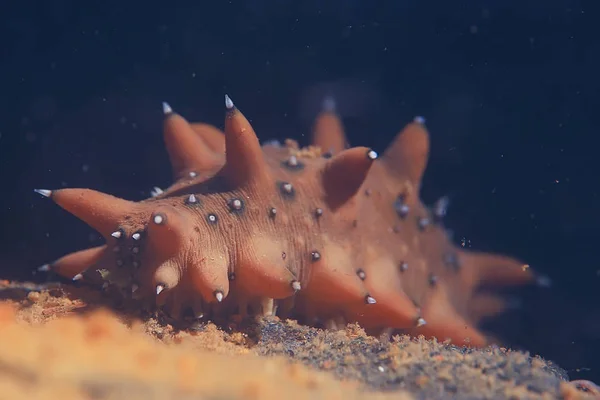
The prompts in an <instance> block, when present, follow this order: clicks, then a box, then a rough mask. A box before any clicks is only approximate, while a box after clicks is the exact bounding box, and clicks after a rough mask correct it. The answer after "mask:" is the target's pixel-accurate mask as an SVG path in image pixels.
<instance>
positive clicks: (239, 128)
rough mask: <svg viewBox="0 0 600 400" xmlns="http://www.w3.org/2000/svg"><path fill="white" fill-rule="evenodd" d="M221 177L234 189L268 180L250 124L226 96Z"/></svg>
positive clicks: (259, 147)
mask: <svg viewBox="0 0 600 400" xmlns="http://www.w3.org/2000/svg"><path fill="white" fill-rule="evenodd" d="M225 106H226V114H225V158H226V160H227V162H226V165H225V169H224V175H225V177H226V179H227V181H228V182H229V183H230V184H231V185H232V186H233V187H241V186H247V185H256V184H258V183H261V182H267V181H269V180H270V179H269V177H270V174H269V169H268V166H267V163H266V162H265V159H264V154H263V150H262V148H261V146H260V142H259V140H258V137H257V136H256V133H255V132H254V129H253V128H252V125H250V122H248V120H247V119H246V117H244V115H243V114H242V113H241V112H240V111H239V110H238V109H237V108H236V107H235V106H234V105H233V102H232V101H231V99H230V98H229V97H228V96H226V101H225Z"/></svg>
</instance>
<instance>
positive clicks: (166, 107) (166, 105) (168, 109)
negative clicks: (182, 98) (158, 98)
mask: <svg viewBox="0 0 600 400" xmlns="http://www.w3.org/2000/svg"><path fill="white" fill-rule="evenodd" d="M162 107H163V114H165V115H169V114H171V113H173V109H172V108H171V106H170V105H169V103H167V102H166V101H163V103H162Z"/></svg>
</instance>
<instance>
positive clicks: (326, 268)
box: [299, 243, 369, 312]
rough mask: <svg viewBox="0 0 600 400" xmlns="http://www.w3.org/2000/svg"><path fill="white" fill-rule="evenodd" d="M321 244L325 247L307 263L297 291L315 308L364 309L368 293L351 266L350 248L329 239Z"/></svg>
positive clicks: (356, 310)
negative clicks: (302, 283)
mask: <svg viewBox="0 0 600 400" xmlns="http://www.w3.org/2000/svg"><path fill="white" fill-rule="evenodd" d="M324 247H325V248H326V249H327V251H324V252H322V253H320V259H319V261H317V262H314V263H313V264H312V265H311V267H310V269H309V274H310V275H309V277H308V279H307V280H308V282H307V284H306V288H303V290H302V291H300V292H299V293H300V294H301V295H302V300H303V301H306V303H308V304H309V307H312V308H315V309H317V310H319V309H321V308H323V309H328V308H329V309H332V308H333V309H335V310H344V309H352V310H354V311H355V312H361V311H364V307H365V299H366V297H367V295H369V293H368V292H367V290H366V288H365V285H364V283H363V281H362V280H360V278H359V277H358V276H357V275H356V272H355V271H354V270H353V269H352V265H353V260H352V259H351V257H350V254H351V252H350V250H349V249H347V248H344V247H342V246H340V245H336V244H333V243H331V244H327V245H326V246H324Z"/></svg>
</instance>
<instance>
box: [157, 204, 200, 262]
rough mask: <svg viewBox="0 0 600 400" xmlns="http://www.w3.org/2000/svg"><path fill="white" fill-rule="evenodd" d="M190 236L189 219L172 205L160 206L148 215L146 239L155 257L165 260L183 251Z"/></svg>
mask: <svg viewBox="0 0 600 400" xmlns="http://www.w3.org/2000/svg"><path fill="white" fill-rule="evenodd" d="M192 237H193V225H192V223H191V220H190V219H187V218H185V216H184V215H182V214H181V212H180V211H179V210H177V209H175V208H174V207H171V206H163V207H160V208H158V209H156V210H155V211H154V212H153V213H152V215H151V216H150V221H149V222H148V228H147V240H148V248H149V249H151V250H152V252H153V257H154V258H155V259H158V260H166V259H169V258H171V257H173V256H174V255H176V254H178V253H181V252H183V251H184V250H185V246H186V245H187V244H188V243H189V241H190V239H191V238H192Z"/></svg>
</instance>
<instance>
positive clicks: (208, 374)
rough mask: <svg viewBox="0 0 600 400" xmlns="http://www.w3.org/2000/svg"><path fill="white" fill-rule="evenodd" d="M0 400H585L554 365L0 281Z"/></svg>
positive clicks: (502, 352)
mask: <svg viewBox="0 0 600 400" xmlns="http://www.w3.org/2000/svg"><path fill="white" fill-rule="evenodd" d="M0 299H2V300H1V301H0V399H7V400H9V399H10V400H20V399H61V400H67V399H90V400H92V399H94V400H104V399H107V400H108V399H145V400H151V399H172V398H177V399H178V400H187V399H270V398H277V399H305V398H307V399H308V398H310V399H345V400H347V399H348V400H349V399H363V398H364V399H367V398H368V399H399V400H403V399H580V398H581V399H585V398H599V397H598V393H596V392H595V390H596V388H594V387H593V386H589V387H588V388H587V389H586V388H585V387H583V386H582V385H581V384H575V383H569V382H568V381H567V379H568V378H567V375H566V373H565V372H564V371H563V370H562V369H560V368H559V367H558V366H556V365H553V364H552V363H551V362H548V361H545V360H543V359H542V358H539V357H530V356H529V355H528V354H526V353H523V352H518V351H510V350H507V349H504V348H498V347H491V348H487V349H484V350H470V349H466V348H463V347H456V346H452V345H449V344H444V343H438V342H436V341H428V340H424V339H422V338H409V337H407V336H396V337H394V338H392V339H391V340H389V339H386V338H375V337H372V336H368V335H366V334H365V332H364V331H363V330H362V329H361V328H360V327H358V326H356V325H348V326H347V327H346V329H344V330H340V331H328V330H327V331H326V330H321V329H315V328H309V327H305V326H302V325H299V324H297V323H296V322H294V321H281V320H279V319H278V318H276V317H265V318H262V319H259V320H257V321H256V322H252V323H250V324H246V325H245V326H243V327H239V328H238V327H236V328H234V327H217V326H216V325H214V324H213V323H211V322H198V323H195V324H191V325H189V326H187V327H186V329H177V328H176V327H174V326H173V325H171V324H169V323H168V322H167V321H165V319H164V318H161V317H160V316H159V315H152V316H141V315H140V316H134V315H132V314H131V313H125V312H121V311H122V310H120V311H119V312H118V313H116V312H115V311H109V308H107V307H112V306H114V305H112V304H110V301H109V300H108V299H106V298H105V297H104V296H103V295H102V294H101V293H100V292H94V291H90V290H89V289H85V288H76V287H70V286H61V285H53V286H51V285H43V286H40V285H35V284H28V283H19V282H8V281H3V282H0Z"/></svg>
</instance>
